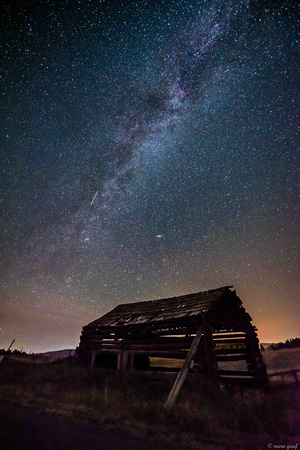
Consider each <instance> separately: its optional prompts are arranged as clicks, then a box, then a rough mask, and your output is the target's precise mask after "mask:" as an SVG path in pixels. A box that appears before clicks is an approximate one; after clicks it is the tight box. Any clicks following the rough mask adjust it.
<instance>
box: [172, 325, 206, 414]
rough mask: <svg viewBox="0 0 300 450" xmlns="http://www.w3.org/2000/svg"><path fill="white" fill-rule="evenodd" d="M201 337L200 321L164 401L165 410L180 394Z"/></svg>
mask: <svg viewBox="0 0 300 450" xmlns="http://www.w3.org/2000/svg"><path fill="white" fill-rule="evenodd" d="M201 336H202V321H201V326H200V328H199V329H198V331H197V333H196V336H195V337H194V340H193V342H192V345H191V347H190V349H189V351H188V354H187V356H186V359H185V361H184V364H183V366H182V367H181V369H180V371H179V373H178V375H177V378H176V380H175V383H174V385H173V387H172V389H171V392H170V394H169V396H168V398H167V401H166V403H165V405H164V408H165V409H167V410H169V409H171V408H172V406H173V405H174V403H175V401H176V398H177V397H178V394H179V392H180V390H181V388H182V385H183V383H184V380H185V378H186V376H187V373H188V370H189V368H190V366H191V362H192V360H193V358H194V356H195V353H196V350H197V347H198V344H199V342H200V340H201Z"/></svg>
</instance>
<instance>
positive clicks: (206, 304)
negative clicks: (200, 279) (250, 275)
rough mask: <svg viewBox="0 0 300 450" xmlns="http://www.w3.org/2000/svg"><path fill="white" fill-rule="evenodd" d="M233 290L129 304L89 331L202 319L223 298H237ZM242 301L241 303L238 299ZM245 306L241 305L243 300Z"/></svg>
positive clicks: (112, 312)
mask: <svg viewBox="0 0 300 450" xmlns="http://www.w3.org/2000/svg"><path fill="white" fill-rule="evenodd" d="M231 287H232V286H224V287H220V288H218V289H212V290H209V291H204V292H197V293H195V294H188V295H181V296H180V297H173V298H166V299H160V300H152V301H145V302H137V303H126V304H122V305H119V306H117V307H116V308H114V309H113V310H112V311H110V312H109V313H107V314H105V315H104V316H102V317H100V318H99V319H97V320H95V321H93V322H91V323H89V324H88V325H87V326H86V327H85V328H89V327H96V328H102V327H104V328H105V327H120V326H122V327H123V326H132V325H138V324H147V323H149V324H150V323H154V322H158V323H163V322H165V321H169V320H173V319H180V318H187V317H191V318H192V317H193V316H199V315H200V314H201V313H203V312H207V311H209V310H210V309H212V307H214V306H216V304H218V303H219V302H220V301H221V300H222V298H228V295H229V296H233V297H234V298H235V299H238V297H236V294H235V292H232V291H231V290H230V288H231ZM238 300H239V299H238ZM239 302H240V303H241V301H240V300H239Z"/></svg>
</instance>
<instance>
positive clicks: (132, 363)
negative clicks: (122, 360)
mask: <svg viewBox="0 0 300 450" xmlns="http://www.w3.org/2000/svg"><path fill="white" fill-rule="evenodd" d="M129 370H131V371H132V370H134V353H130V355H129Z"/></svg>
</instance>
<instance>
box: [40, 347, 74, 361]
mask: <svg viewBox="0 0 300 450" xmlns="http://www.w3.org/2000/svg"><path fill="white" fill-rule="evenodd" d="M74 354H75V349H66V350H54V351H52V352H45V353H36V355H37V356H42V357H46V358H51V359H64V358H67V357H68V356H73V355H74Z"/></svg>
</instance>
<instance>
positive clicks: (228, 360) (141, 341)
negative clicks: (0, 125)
mask: <svg viewBox="0 0 300 450" xmlns="http://www.w3.org/2000/svg"><path fill="white" fill-rule="evenodd" d="M251 320H252V319H251V317H250V316H249V314H248V313H247V312H246V310H245V308H244V307H243V305H242V302H241V300H240V299H239V297H238V296H237V295H236V292H235V291H234V290H232V286H225V287H220V288H218V289H213V290H209V291H205V292H198V293H195V294H188V295H182V296H180V297H174V298H167V299H162V300H153V301H145V302H138V303H128V304H123V305H119V306H117V307H116V308H115V309H113V310H112V311H110V312H109V313H107V314H105V315H104V316H103V317H100V318H99V319H97V320H95V321H93V322H91V323H89V324H88V325H86V326H84V327H83V329H82V335H81V338H80V344H79V347H78V348H77V351H76V360H77V363H79V364H84V365H90V366H92V367H103V368H115V369H117V370H120V371H128V370H143V371H154V370H156V371H158V370H159V371H170V370H176V369H174V368H173V369H170V367H169V368H168V367H167V366H168V365H169V366H170V358H172V360H174V361H178V360H180V359H181V360H185V366H186V368H187V370H189V372H192V373H199V374H202V375H204V376H206V377H207V378H209V379H211V380H216V381H217V380H219V379H220V378H231V379H233V378H241V377H242V378H243V379H248V380H249V379H250V380H253V381H255V382H256V383H257V384H260V385H266V384H267V374H266V368H265V365H264V363H263V361H262V357H261V353H260V349H259V341H258V338H257V334H256V331H257V329H256V328H255V327H254V326H253V325H252V324H251ZM153 358H155V359H156V361H159V366H160V367H154V366H153V364H152V362H153V361H155V359H153ZM157 358H159V359H157ZM166 358H167V359H166ZM164 361H168V363H169V364H168V365H167V364H164ZM177 371H179V368H178V369H177Z"/></svg>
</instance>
